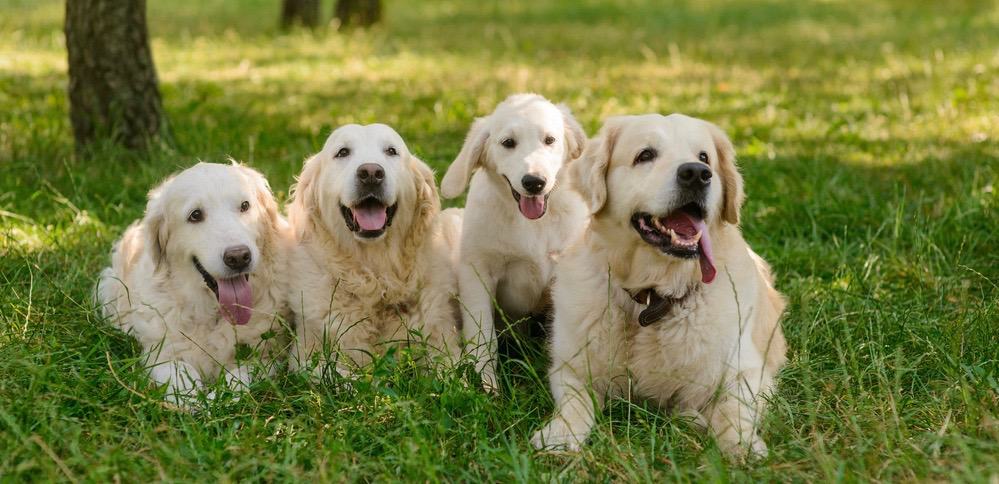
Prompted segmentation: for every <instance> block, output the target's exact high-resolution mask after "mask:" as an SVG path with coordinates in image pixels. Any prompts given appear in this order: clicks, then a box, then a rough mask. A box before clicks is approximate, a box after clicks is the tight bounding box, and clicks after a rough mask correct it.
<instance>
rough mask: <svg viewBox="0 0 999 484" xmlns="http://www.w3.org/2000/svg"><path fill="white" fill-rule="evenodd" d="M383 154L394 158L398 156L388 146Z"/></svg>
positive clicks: (393, 149) (396, 152)
mask: <svg viewBox="0 0 999 484" xmlns="http://www.w3.org/2000/svg"><path fill="white" fill-rule="evenodd" d="M385 154H386V155H389V156H396V155H398V154H399V152H398V151H396V150H395V148H393V147H391V146H389V147H388V148H386V149H385Z"/></svg>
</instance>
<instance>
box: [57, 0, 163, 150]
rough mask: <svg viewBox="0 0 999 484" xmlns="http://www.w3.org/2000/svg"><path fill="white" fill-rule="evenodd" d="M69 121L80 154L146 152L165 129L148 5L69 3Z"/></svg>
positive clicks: (130, 0)
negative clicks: (106, 145)
mask: <svg viewBox="0 0 999 484" xmlns="http://www.w3.org/2000/svg"><path fill="white" fill-rule="evenodd" d="M65 30H66V49H67V51H68V53H69V106H70V110H69V113H70V121H71V122H72V124H73V135H74V137H75V138H76V146H77V149H78V150H79V149H82V148H83V147H84V146H86V145H88V144H90V143H91V142H93V141H95V140H97V139H102V138H107V139H110V140H112V141H113V142H115V143H118V144H121V145H123V146H125V147H127V148H130V149H145V148H146V147H148V145H149V142H150V141H151V140H152V139H154V138H155V137H156V136H157V134H158V133H159V132H160V130H161V128H162V127H163V105H162V101H161V100H160V92H159V89H158V88H157V81H156V68H155V66H154V65H153V58H152V53H151V52H150V49H149V32H148V30H147V28H146V0H67V2H66V24H65Z"/></svg>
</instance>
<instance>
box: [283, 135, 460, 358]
mask: <svg viewBox="0 0 999 484" xmlns="http://www.w3.org/2000/svg"><path fill="white" fill-rule="evenodd" d="M344 147H348V148H349V149H350V150H351V151H350V153H351V154H350V156H347V157H343V158H335V154H336V153H337V152H338V151H339V150H340V149H341V148H344ZM389 147H392V148H394V149H395V150H397V153H398V154H397V155H389V154H387V152H386V151H387V149H388V148H389ZM363 163H376V164H379V165H381V166H382V167H383V168H384V169H385V181H384V183H385V186H386V187H387V190H386V191H385V196H386V197H387V198H388V199H389V203H390V204H391V203H397V204H398V208H397V211H396V214H395V218H394V220H393V222H392V225H391V226H390V227H388V228H387V229H386V231H385V233H384V234H382V235H381V236H379V237H378V238H374V239H363V238H360V237H358V236H357V235H356V233H352V232H351V231H350V230H349V229H348V228H347V226H346V223H345V220H344V217H343V215H342V214H341V211H340V205H341V204H343V205H345V206H350V203H351V202H352V200H354V198H355V193H354V190H355V188H354V187H355V183H354V180H355V173H356V171H357V168H358V166H360V165H361V164H363ZM288 214H289V219H290V222H291V225H292V228H293V230H294V231H295V233H296V244H295V248H294V250H293V252H292V256H291V268H290V274H291V276H290V284H289V293H290V301H291V309H292V312H293V313H294V318H295V324H296V333H297V338H296V348H295V350H294V351H293V354H292V355H291V362H290V366H291V367H292V368H308V369H311V370H312V371H313V372H314V373H315V374H317V375H320V374H321V373H322V372H323V371H325V369H326V368H327V367H328V366H329V364H334V369H335V370H337V371H338V372H340V373H342V374H349V373H350V372H351V371H352V370H353V369H355V368H356V367H358V366H362V365H365V364H367V363H369V362H370V360H371V355H374V354H379V353H382V352H384V350H385V349H386V345H387V344H391V343H394V342H409V340H410V331H414V330H416V331H419V332H421V333H422V336H423V337H424V338H425V339H426V342H427V343H428V344H429V345H431V346H432V347H433V348H434V349H435V350H436V351H439V352H441V353H444V354H445V355H447V356H449V357H454V356H456V355H457V354H458V352H460V344H459V338H458V325H457V317H458V315H457V305H456V302H455V300H454V296H455V295H456V294H457V282H456V280H455V273H454V259H455V253H456V251H457V240H458V233H459V231H460V230H461V215H460V214H461V212H460V210H457V209H452V210H446V211H444V212H441V211H440V200H439V199H438V195H437V189H436V185H435V183H434V176H433V172H432V171H431V170H430V168H429V167H427V165H426V164H424V163H423V162H422V161H420V160H419V159H417V158H416V157H415V156H413V155H412V154H411V153H410V152H409V150H408V149H407V147H406V144H405V142H403V140H402V138H401V137H400V136H399V135H398V133H396V132H395V131H394V130H393V129H392V128H390V127H388V126H385V125H382V124H374V125H367V126H358V125H347V126H343V127H340V128H338V129H337V130H336V131H334V132H333V133H332V134H331V135H330V136H329V138H328V139H327V141H326V144H325V146H324V147H323V149H322V151H320V152H319V153H317V154H316V155H314V156H312V157H311V158H310V159H309V160H307V161H306V162H305V167H304V169H303V170H302V173H301V175H300V176H299V178H298V184H297V186H296V187H295V188H294V194H293V201H292V202H291V204H290V206H289V208H288ZM330 359H332V360H335V361H330Z"/></svg>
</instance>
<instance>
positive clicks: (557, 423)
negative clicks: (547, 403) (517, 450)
mask: <svg viewBox="0 0 999 484" xmlns="http://www.w3.org/2000/svg"><path fill="white" fill-rule="evenodd" d="M584 438H585V437H583V436H579V435H576V434H575V433H573V432H572V430H571V429H570V428H569V426H568V425H566V424H565V422H563V421H562V420H561V419H558V418H555V419H552V421H551V422H548V425H545V427H544V428H543V429H541V430H539V431H537V432H535V433H534V436H533V437H531V445H533V446H534V448H535V449H538V450H551V451H564V452H579V449H580V448H581V447H582V444H583V439H584Z"/></svg>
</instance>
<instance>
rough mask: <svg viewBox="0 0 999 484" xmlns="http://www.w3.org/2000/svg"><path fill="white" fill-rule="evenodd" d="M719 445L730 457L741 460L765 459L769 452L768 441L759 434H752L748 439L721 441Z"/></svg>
mask: <svg viewBox="0 0 999 484" xmlns="http://www.w3.org/2000/svg"><path fill="white" fill-rule="evenodd" d="M718 446H719V447H720V448H721V450H722V452H723V453H724V454H725V455H726V456H728V457H729V458H730V459H734V460H736V461H740V462H747V461H753V460H757V459H764V458H766V457H767V455H768V454H769V450H768V449H767V444H766V442H764V441H763V439H761V438H760V437H759V436H758V435H752V436H751V437H750V438H749V440H748V441H738V440H727V441H719V442H718Z"/></svg>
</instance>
